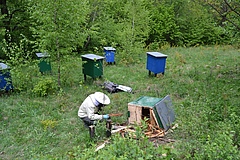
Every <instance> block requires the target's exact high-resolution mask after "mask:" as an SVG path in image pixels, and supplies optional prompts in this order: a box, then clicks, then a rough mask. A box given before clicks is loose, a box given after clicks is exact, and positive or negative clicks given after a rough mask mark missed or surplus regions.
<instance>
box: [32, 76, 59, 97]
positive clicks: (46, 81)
mask: <svg viewBox="0 0 240 160" xmlns="http://www.w3.org/2000/svg"><path fill="white" fill-rule="evenodd" d="M56 91H57V84H56V83H55V81H54V80H53V79H52V78H51V77H48V78H45V77H44V78H42V79H40V80H39V82H38V83H37V84H36V85H35V86H34V88H33V90H32V92H33V93H34V94H36V95H37V96H40V97H43V96H47V95H49V94H52V93H55V92H56Z"/></svg>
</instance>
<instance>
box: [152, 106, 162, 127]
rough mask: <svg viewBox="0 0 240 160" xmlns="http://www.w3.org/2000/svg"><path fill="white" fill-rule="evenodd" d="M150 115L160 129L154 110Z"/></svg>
mask: <svg viewBox="0 0 240 160" xmlns="http://www.w3.org/2000/svg"><path fill="white" fill-rule="evenodd" d="M150 114H151V115H152V117H153V119H154V121H155V122H156V124H157V126H158V127H160V125H159V124H158V121H157V118H156V116H155V114H154V111H153V110H152V109H151V110H150Z"/></svg>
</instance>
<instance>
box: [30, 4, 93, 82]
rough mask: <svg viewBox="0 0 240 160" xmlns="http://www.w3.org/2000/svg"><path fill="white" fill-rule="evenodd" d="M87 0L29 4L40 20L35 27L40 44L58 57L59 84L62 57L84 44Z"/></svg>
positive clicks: (38, 45) (87, 10)
mask: <svg viewBox="0 0 240 160" xmlns="http://www.w3.org/2000/svg"><path fill="white" fill-rule="evenodd" d="M87 2H88V1H87V0H81V1H76V0H68V1H64V0H53V1H48V0H42V1H34V2H32V7H30V8H29V11H30V12H31V15H32V18H33V19H35V20H36V23H34V24H33V26H34V27H33V28H32V31H33V33H34V36H35V37H36V39H37V43H36V47H37V48H38V49H39V50H41V51H42V52H48V53H49V54H50V55H51V57H53V58H56V59H57V61H58V85H59V87H60V86H61V81H60V79H61V70H60V68H61V58H62V56H63V55H64V54H69V53H71V52H72V51H74V50H76V48H77V47H78V46H82V45H83V44H84V41H85V39H86V38H87V33H86V30H85V23H86V16H87V15H88V13H89V7H88V3H87Z"/></svg>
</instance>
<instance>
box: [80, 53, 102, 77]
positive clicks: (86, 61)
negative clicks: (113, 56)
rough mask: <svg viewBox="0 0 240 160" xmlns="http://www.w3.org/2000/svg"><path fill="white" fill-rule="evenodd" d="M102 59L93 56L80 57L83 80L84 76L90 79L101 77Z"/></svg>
mask: <svg viewBox="0 0 240 160" xmlns="http://www.w3.org/2000/svg"><path fill="white" fill-rule="evenodd" d="M103 59H104V57H102V56H98V55H95V54H85V55H82V72H83V74H84V80H86V78H87V77H86V76H87V75H88V76H90V77H92V78H97V77H101V76H102V75H103Z"/></svg>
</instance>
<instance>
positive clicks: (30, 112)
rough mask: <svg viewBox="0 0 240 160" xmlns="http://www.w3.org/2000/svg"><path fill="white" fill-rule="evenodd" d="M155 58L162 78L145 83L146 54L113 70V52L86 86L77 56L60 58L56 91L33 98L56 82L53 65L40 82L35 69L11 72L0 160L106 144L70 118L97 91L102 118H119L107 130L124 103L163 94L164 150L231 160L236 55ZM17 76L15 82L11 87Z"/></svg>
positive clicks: (100, 133) (208, 52) (189, 52)
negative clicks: (118, 87)
mask: <svg viewBox="0 0 240 160" xmlns="http://www.w3.org/2000/svg"><path fill="white" fill-rule="evenodd" d="M160 52H162V53H163V54H166V55H168V58H167V64H166V70H165V75H164V76H162V75H160V74H159V75H157V77H154V76H148V71H147V70H146V53H139V55H135V57H134V62H135V63H132V64H131V63H130V64H125V63H121V62H120V60H119V59H118V54H121V53H117V54H116V62H117V64H116V65H106V64H104V76H103V78H102V79H97V80H95V81H93V80H92V79H91V78H90V77H87V81H86V82H84V78H83V75H82V68H81V59H80V56H76V57H75V56H73V57H70V56H67V57H65V59H64V62H63V64H62V68H61V71H62V74H61V83H62V90H61V92H58V93H54V92H53V93H52V94H50V95H48V96H45V97H38V96H36V95H34V94H33V93H32V92H31V90H32V89H33V88H34V86H36V84H38V83H39V82H40V81H44V79H45V78H46V77H50V79H53V82H54V83H56V80H57V65H56V63H55V62H52V68H53V69H52V70H53V74H52V75H43V76H42V75H40V74H39V73H38V67H37V65H36V64H34V65H31V66H30V67H27V68H25V69H24V70H23V71H22V74H21V73H20V72H18V73H16V72H14V71H13V73H12V78H13V84H14V85H15V86H17V87H19V88H20V87H22V88H23V90H25V92H14V93H12V94H9V95H2V96H1V97H0V102H1V103H0V111H1V114H0V115H1V116H0V120H1V124H2V125H1V129H0V132H1V145H0V158H1V159H41V157H42V159H48V158H50V157H51V158H56V159H71V158H73V157H78V156H79V155H80V154H81V153H82V151H84V153H85V154H87V152H88V151H89V150H90V149H91V148H94V147H95V146H96V145H97V144H98V143H99V142H101V141H103V140H104V139H105V138H106V137H105V130H104V127H105V126H104V125H105V124H104V123H102V124H99V125H98V127H97V130H96V132H97V138H96V139H94V140H91V139H89V134H88V130H87V129H85V128H84V127H83V124H82V122H81V121H80V120H79V118H78V117H77V111H78V107H79V105H80V104H81V102H82V101H83V100H84V99H85V98H86V96H87V95H88V94H90V93H93V92H95V91H103V92H105V93H106V94H108V95H109V97H110V99H111V105H109V106H107V107H106V108H105V109H104V113H117V112H122V113H124V116H122V117H113V118H112V120H113V122H115V123H124V122H126V121H127V104H128V102H131V101H133V100H135V99H137V98H139V97H140V96H152V97H165V96H166V95H170V96H171V99H172V101H173V104H174V111H175V114H176V121H175V123H176V124H178V128H177V129H175V130H174V131H173V132H172V133H170V135H171V137H172V138H174V139H175V140H176V142H175V143H173V144H171V145H172V146H173V148H174V150H175V153H174V155H173V157H174V158H175V159H180V158H182V159H194V158H196V159H197V158H198V159H204V158H207V159H209V158H210V159H211V158H216V159H221V158H225V159H234V158H239V147H240V145H239V140H240V135H239V133H240V123H239V122H240V121H239V118H238V117H239V116H240V115H239V109H238V107H239V106H240V103H239V95H240V74H239V66H240V54H239V49H235V48H233V47H231V46H209V47H193V48H180V47H178V48H167V49H164V50H161V51H160ZM26 71H27V72H26ZM19 74H20V75H19ZM17 76H18V77H20V78H19V79H17V80H16V77H17ZM14 78H15V79H14ZM43 78H44V79H43ZM42 79H43V80H42ZM106 80H109V81H112V82H114V83H117V84H122V85H125V86H129V87H131V88H132V89H133V91H134V94H130V93H126V92H119V93H115V94H109V93H107V92H106V91H105V90H102V88H101V87H100V86H99V84H102V83H103V82H104V81H106ZM88 148H90V149H89V150H88ZM220 151H221V152H220Z"/></svg>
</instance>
